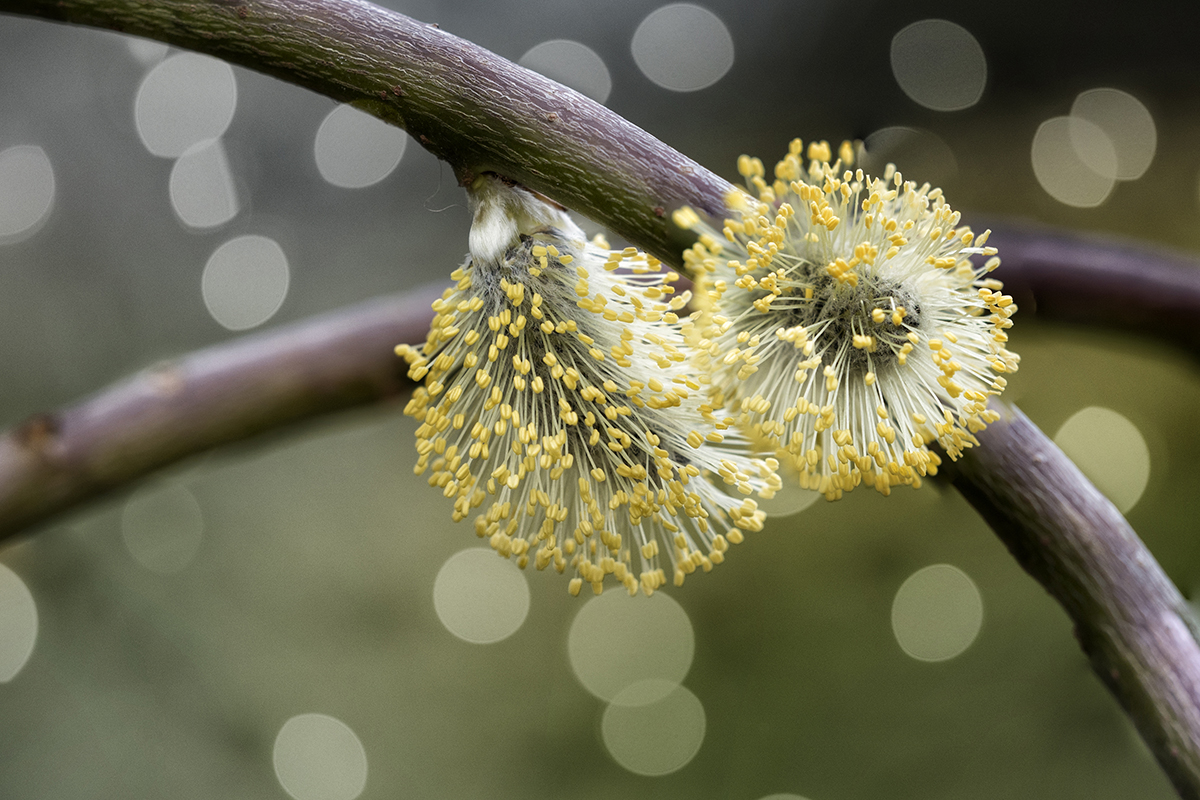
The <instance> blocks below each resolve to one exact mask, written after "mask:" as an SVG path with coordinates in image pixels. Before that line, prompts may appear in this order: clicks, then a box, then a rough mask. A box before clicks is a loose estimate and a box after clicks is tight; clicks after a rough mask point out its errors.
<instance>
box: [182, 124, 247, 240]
mask: <svg viewBox="0 0 1200 800" xmlns="http://www.w3.org/2000/svg"><path fill="white" fill-rule="evenodd" d="M170 195H171V208H172V209H174V210H175V215H176V216H177V217H179V220H180V222H182V223H183V224H184V225H187V226H188V227H190V228H214V227H216V226H218V225H224V224H225V223H226V222H228V221H229V220H231V219H233V218H234V217H235V216H237V213H238V200H237V191H236V190H235V189H234V186H233V175H232V174H231V173H230V171H229V159H227V158H226V157H225V148H224V146H223V145H222V144H221V140H220V139H209V140H206V141H203V142H198V143H197V144H194V145H192V146H191V147H189V148H188V149H187V150H186V151H185V152H184V154H183V155H181V156H180V157H179V158H178V159H176V160H175V166H173V167H171V180H170Z"/></svg>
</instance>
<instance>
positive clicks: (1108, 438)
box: [1054, 406, 1150, 514]
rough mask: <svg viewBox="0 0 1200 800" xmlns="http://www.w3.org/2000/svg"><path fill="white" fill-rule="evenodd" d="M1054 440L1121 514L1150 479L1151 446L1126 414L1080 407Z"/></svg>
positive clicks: (1135, 501)
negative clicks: (1148, 445)
mask: <svg viewBox="0 0 1200 800" xmlns="http://www.w3.org/2000/svg"><path fill="white" fill-rule="evenodd" d="M1054 442H1055V444H1057V445H1058V446H1059V447H1060V448H1062V451H1063V452H1064V453H1066V454H1067V457H1068V458H1070V459H1071V460H1072V461H1074V462H1075V464H1076V466H1078V467H1079V469H1080V471H1081V472H1083V474H1084V475H1086V476H1087V477H1088V479H1089V480H1091V481H1092V483H1094V484H1095V485H1096V488H1097V489H1099V490H1100V492H1101V493H1102V494H1103V495H1104V496H1105V497H1107V498H1108V499H1109V500H1111V501H1112V504H1113V505H1115V506H1116V507H1117V508H1118V509H1119V510H1120V511H1121V513H1122V514H1124V513H1127V512H1128V511H1129V510H1130V509H1132V508H1133V507H1134V506H1136V505H1137V503H1138V500H1140V499H1141V498H1142V494H1143V493H1144V492H1145V491H1146V485H1147V484H1148V483H1149V482H1150V448H1149V447H1147V446H1146V439H1145V438H1144V437H1143V436H1142V432H1141V431H1139V430H1138V428H1137V426H1136V425H1134V424H1133V423H1132V422H1130V421H1129V420H1128V419H1127V418H1126V417H1125V416H1124V415H1122V414H1120V413H1118V412H1116V411H1113V410H1112V409H1111V408H1102V407H1100V406H1089V407H1087V408H1084V409H1081V410H1080V411H1077V412H1076V413H1075V414H1074V415H1073V416H1072V417H1071V418H1070V419H1068V420H1067V421H1066V422H1064V423H1063V424H1062V427H1061V428H1059V429H1058V433H1056V434H1054Z"/></svg>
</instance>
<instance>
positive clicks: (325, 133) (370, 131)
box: [313, 105, 408, 189]
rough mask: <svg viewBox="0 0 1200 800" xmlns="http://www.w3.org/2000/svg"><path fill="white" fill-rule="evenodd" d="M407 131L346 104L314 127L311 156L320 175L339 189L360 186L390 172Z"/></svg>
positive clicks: (402, 147)
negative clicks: (315, 133)
mask: <svg viewBox="0 0 1200 800" xmlns="http://www.w3.org/2000/svg"><path fill="white" fill-rule="evenodd" d="M407 145H408V134H406V133H405V132H404V131H402V130H400V129H399V128H397V127H396V126H394V125H389V124H387V123H386V122H384V121H383V120H381V119H379V118H377V117H373V116H371V115H370V114H367V113H365V112H362V111H359V110H358V109H357V108H354V107H353V106H348V105H341V106H338V107H337V108H335V109H333V110H332V111H330V112H329V113H328V114H327V115H325V119H323V120H322V121H321V125H320V127H319V128H317V137H316V140H315V141H314V142H313V156H314V158H315V159H316V162H317V170H318V171H320V173H321V177H322V178H324V179H325V180H327V181H329V182H330V183H332V184H333V185H334V186H339V187H341V188H343V189H362V188H365V187H367V186H371V185H373V184H376V183H379V182H380V181H381V180H383V179H384V178H386V177H387V176H388V175H390V174H392V171H393V170H394V169H396V165H397V164H399V163H400V159H401V158H402V157H403V156H404V148H405V147H406V146H407Z"/></svg>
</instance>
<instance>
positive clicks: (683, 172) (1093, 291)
mask: <svg viewBox="0 0 1200 800" xmlns="http://www.w3.org/2000/svg"><path fill="white" fill-rule="evenodd" d="M0 11H9V12H13V13H19V14H29V15H34V16H40V17H45V18H50V19H57V20H62V21H68V22H77V23H82V24H87V25H93V26H99V27H106V28H111V29H114V30H121V31H126V32H130V33H136V34H139V35H143V36H147V37H150V38H156V39H160V40H162V41H166V42H170V43H173V44H177V45H180V46H183V47H187V48H190V49H194V50H198V51H200V52H205V53H209V54H211V55H215V56H218V57H220V58H223V59H226V60H229V61H231V62H233V63H238V64H242V65H245V66H249V67H251V68H254V69H257V70H260V71H263V72H266V73H268V74H271V75H274V76H276V77H280V78H283V79H285V80H288V81H291V82H293V83H297V84H299V85H302V86H305V87H308V88H311V89H314V90H315V91H318V92H320V93H322V94H325V95H327V96H329V97H332V98H334V99H337V100H340V101H343V102H350V103H353V104H354V105H356V106H357V107H358V108H360V109H362V110H365V111H368V112H370V113H372V114H375V115H376V116H378V117H380V118H382V119H384V120H386V121H389V122H392V123H394V124H397V125H400V126H402V127H405V128H406V129H407V130H408V131H409V132H410V133H412V134H413V136H414V138H416V139H417V140H419V141H420V142H421V143H422V144H423V145H424V146H425V147H426V148H427V149H429V150H430V151H431V152H433V153H434V154H435V155H437V156H439V157H440V158H443V159H445V160H447V161H449V162H450V163H451V164H452V165H453V166H454V168H455V171H456V174H458V175H459V176H460V177H465V176H469V175H470V174H471V173H473V172H478V171H485V170H490V171H496V172H499V173H501V174H504V175H506V176H509V177H512V178H515V179H517V180H519V181H521V182H522V183H525V184H526V185H528V186H530V187H531V188H534V189H536V190H538V191H541V192H543V193H544V194H546V195H548V196H550V197H552V198H554V199H556V200H559V201H561V202H563V203H564V204H566V205H568V206H569V207H571V208H573V209H576V210H578V211H580V212H581V213H584V214H586V215H588V216H589V217H591V218H593V219H595V220H596V221H598V222H601V223H603V224H605V225H607V226H609V227H610V228H611V229H612V230H613V231H614V232H616V233H618V234H620V235H622V236H625V237H626V238H628V239H629V240H630V241H631V242H633V243H635V244H637V245H639V246H642V247H644V248H646V249H648V250H650V251H651V252H653V253H655V254H656V255H659V256H660V257H663V258H664V259H665V260H668V261H671V262H676V263H677V261H678V257H677V254H678V252H679V245H680V244H681V241H680V239H679V237H678V236H677V234H676V233H675V232H674V231H673V230H672V229H671V228H670V226H669V224H668V222H667V220H668V219H669V212H670V210H671V209H672V208H673V207H675V206H677V205H679V204H683V203H687V204H690V205H693V206H694V207H697V208H698V209H700V210H703V211H706V212H708V213H710V214H713V215H717V216H719V215H721V213H722V198H723V196H724V193H725V191H726V190H727V189H728V186H729V184H727V183H726V182H725V181H723V180H722V179H720V178H718V177H717V176H715V175H713V174H712V173H710V172H709V171H707V170H706V169H704V168H703V167H700V166H699V165H698V164H696V163H695V162H693V161H691V160H690V159H687V158H686V157H684V156H682V155H680V154H679V153H677V152H676V151H674V150H673V149H671V148H669V147H667V146H666V145H664V144H662V143H661V142H659V141H658V140H657V139H654V138H653V137H651V136H649V135H648V134H646V133H644V132H643V131H642V130H641V129H640V128H638V127H636V126H633V125H631V124H630V123H627V122H625V121H624V120H623V119H622V118H621V117H619V116H618V115H616V114H613V113H612V112H610V111H608V110H607V109H606V108H604V107H603V106H601V105H599V104H597V103H594V102H592V101H590V100H587V99H586V98H583V97H581V96H579V95H577V94H575V93H573V92H571V91H569V90H567V89H565V88H563V87H561V86H559V85H558V84H555V83H553V82H551V81H548V80H546V79H544V78H541V77H540V76H537V75H535V74H534V73H531V72H528V71H526V70H523V69H521V68H518V67H515V66H514V65H512V64H511V63H509V62H507V61H506V60H504V59H501V58H499V57H497V56H494V55H492V54H490V53H489V52H488V51H486V50H484V49H482V48H479V47H476V46H474V45H471V44H469V43H467V42H464V41H463V40H461V39H458V38H456V37H453V36H451V35H449V34H445V33H443V32H441V31H438V30H437V29H435V28H433V27H431V26H427V25H423V24H421V23H416V22H414V21H412V20H410V19H408V18H406V17H403V16H401V15H399V14H395V13H393V12H389V11H385V10H382V9H375V8H374V7H371V6H368V5H365V4H357V3H332V2H325V3H320V2H309V1H307V0H305V1H297V2H281V1H276V2H248V3H244V4H240V5H236V4H217V3H213V4H194V3H185V2H173V1H171V2H161V3H154V4H141V3H133V2H78V1H77V0H61V1H60V2H40V1H31V0H16V1H15V2H8V1H7V0H0ZM1005 238H1006V237H1003V236H1001V235H998V236H997V237H996V238H994V239H993V242H994V243H995V244H997V245H998V246H1000V247H1001V253H1002V255H1003V256H1004V257H1005V259H1006V266H1005V267H1004V269H1005V270H1006V272H1005V273H1002V274H1001V277H1007V279H1008V280H1009V281H1011V283H1012V287H1011V288H1012V289H1013V290H1014V291H1015V292H1016V293H1017V294H1018V299H1023V298H1021V297H1020V295H1021V294H1022V293H1023V292H1024V293H1028V295H1030V296H1031V297H1032V298H1033V300H1034V302H1035V303H1036V304H1037V307H1038V311H1039V313H1040V315H1041V316H1043V317H1045V318H1055V317H1059V318H1062V319H1066V320H1072V321H1092V322H1095V323H1104V324H1107V323H1115V324H1119V325H1121V326H1123V327H1129V328H1133V329H1137V330H1150V331H1152V332H1155V333H1158V334H1160V335H1164V336H1166V337H1167V339H1168V340H1170V341H1174V342H1178V341H1180V338H1179V337H1180V336H1181V335H1183V336H1189V335H1192V334H1190V333H1189V330H1188V328H1187V326H1186V324H1185V322H1186V320H1187V319H1188V318H1189V316H1190V315H1192V314H1194V311H1193V309H1194V308H1195V300H1194V298H1195V297H1196V296H1197V286H1196V281H1195V280H1194V279H1193V277H1192V275H1193V274H1194V273H1189V272H1185V271H1183V270H1181V269H1178V265H1177V264H1171V263H1169V262H1170V261H1171V260H1172V259H1171V258H1169V257H1163V256H1157V255H1150V256H1144V255H1143V254H1142V253H1141V252H1140V251H1139V250H1138V249H1137V248H1130V247H1118V248H1113V247H1108V246H1102V245H1097V244H1095V243H1088V242H1084V241H1082V240H1078V239H1073V238H1072V237H1064V236H1061V235H1057V234H1056V235H1042V234H1034V235H1027V236H1025V237H1024V238H1022V237H1021V236H1018V235H1016V234H1012V235H1011V236H1009V237H1007V238H1008V239H1010V240H1011V242H1012V244H1011V245H1010V244H1009V243H1008V242H1006V241H1005ZM1014 263H1015V265H1016V266H1015V267H1014ZM1146 264H1152V265H1157V266H1153V267H1150V268H1147V267H1146V266H1145V265H1146ZM1009 272H1011V273H1012V276H1011V277H1010V276H1009V274H1008V273H1009ZM1039 286H1041V287H1043V288H1042V289H1041V290H1039ZM422 305H427V303H416V302H415V301H414V302H413V304H411V305H410V304H408V301H406V300H403V299H401V300H395V301H391V302H390V303H389V302H383V301H381V303H380V304H378V305H376V306H373V307H372V308H371V309H369V310H368V311H366V312H364V311H362V310H358V311H353V312H348V313H347V314H346V315H344V316H343V315H336V316H333V317H330V318H327V319H325V320H322V321H316V322H313V323H311V324H310V323H305V324H302V325H301V326H298V327H297V328H296V329H295V330H291V331H288V332H287V333H286V335H285V333H284V332H283V331H280V332H277V333H275V334H268V335H264V336H262V337H253V338H251V339H248V340H246V341H245V342H242V343H236V344H233V345H229V346H228V349H226V348H225V347H222V348H216V349H214V350H211V351H207V352H205V353H201V354H198V355H196V356H189V357H185V358H184V359H182V360H180V361H179V362H177V363H175V364H173V365H168V366H165V367H163V368H161V369H155V370H151V371H149V372H146V373H144V374H142V375H139V376H138V377H136V378H134V379H133V380H131V381H130V382H127V383H124V384H120V385H118V386H116V387H114V388H113V389H111V390H109V391H108V392H105V393H102V394H100V395H98V396H97V397H95V398H93V399H92V400H90V401H87V402H85V403H84V404H82V405H80V406H77V407H74V408H72V409H67V410H65V411H63V412H58V413H52V414H47V415H42V416H36V417H34V418H32V419H31V420H29V421H27V422H26V423H25V424H23V425H22V426H20V427H19V428H17V429H15V430H14V431H12V432H10V433H9V434H8V435H7V436H6V437H5V438H4V440H3V442H2V443H0V469H7V470H10V472H8V474H9V475H12V476H14V482H13V483H12V484H11V485H12V486H13V487H14V491H13V492H12V493H11V494H6V495H3V498H4V502H5V504H6V505H5V507H6V508H11V509H13V511H12V517H13V519H14V520H15V522H13V523H12V524H11V525H10V526H8V527H5V528H3V530H4V531H5V532H12V531H15V530H17V529H19V528H20V527H23V526H25V525H28V524H31V523H32V522H34V521H37V520H41V519H45V518H46V517H47V516H48V515H50V514H51V513H54V512H55V511H56V510H59V509H62V508H66V507H68V506H70V505H73V504H75V503H78V502H81V501H82V500H83V499H86V498H88V497H91V496H95V495H97V494H99V493H102V492H104V491H106V490H108V489H111V488H113V487H116V486H119V485H121V484H123V483H125V482H127V481H129V480H132V479H134V478H135V477H137V476H138V475H142V474H145V473H146V472H148V471H151V470H153V469H156V468H158V467H160V466H162V465H165V464H167V463H170V462H171V461H174V460H177V459H179V458H181V457H183V456H184V455H186V454H188V453H191V452H198V451H200V450H203V449H207V448H210V447H213V446H216V445H218V444H222V443H226V442H231V441H236V440H238V439H241V438H245V437H247V436H252V435H255V434H257V433H261V432H264V431H266V430H268V429H270V428H272V427H275V426H276V425H281V424H286V423H290V422H294V421H298V420H301V419H304V418H307V417H311V416H314V415H317V414H320V413H325V412H328V411H332V410H336V409H339V408H347V407H350V406H353V405H357V404H362V403H365V402H370V401H373V400H375V399H377V398H379V397H381V396H387V395H392V394H395V393H396V392H397V391H399V390H400V389H401V388H402V386H403V378H402V377H401V373H400V372H399V369H398V365H397V364H396V362H395V361H394V359H393V357H392V356H391V354H390V345H391V344H393V343H395V342H396V341H398V340H403V339H410V340H415V339H419V338H420V335H419V333H415V332H414V331H419V330H421V327H422V325H421V323H423V322H424V320H425V319H426V315H427V312H425V311H423V310H422V311H421V312H420V313H419V314H418V313H417V312H416V311H414V309H415V308H420V307H421V306H422ZM360 323H361V324H362V325H363V326H365V327H362V328H360V327H358V326H359V325H360ZM398 325H399V326H409V327H397V326H398ZM1187 341H1190V340H1186V339H1185V342H1187ZM343 348H344V349H343ZM359 348H361V349H359ZM335 354H336V357H335ZM345 354H357V355H356V356H352V357H347V359H346V361H345V362H343V363H341V364H338V365H337V366H336V367H334V368H332V371H330V372H326V371H323V370H324V369H325V368H329V367H330V366H331V364H332V363H333V362H337V361H339V359H341V358H342V357H343V356H344V355H345ZM354 358H361V361H355V360H354ZM986 442H987V446H986V447H985V448H983V449H981V450H979V451H971V452H970V453H969V454H968V455H967V456H966V457H965V458H964V459H963V460H962V461H961V462H960V463H959V464H958V465H955V467H954V476H955V478H954V479H955V483H956V485H957V486H959V487H960V489H962V490H963V492H964V495H965V496H967V497H968V498H969V499H970V500H971V502H972V503H973V504H975V505H976V506H977V507H978V508H980V510H981V513H982V514H983V516H984V517H985V518H987V519H988V520H989V522H990V523H991V524H992V525H993V526H994V527H995V528H996V530H997V532H998V533H999V534H1000V536H1001V538H1002V539H1003V540H1004V541H1005V542H1006V544H1008V545H1009V547H1010V549H1012V550H1013V552H1014V553H1015V554H1016V555H1017V556H1018V559H1019V560H1020V561H1021V563H1022V564H1023V565H1024V566H1026V568H1027V569H1029V570H1030V572H1031V573H1032V574H1034V576H1035V577H1037V578H1038V579H1039V580H1041V581H1042V582H1043V583H1044V584H1045V585H1047V586H1048V587H1050V588H1051V590H1052V593H1053V594H1054V595H1055V597H1056V598H1057V599H1058V600H1059V601H1060V602H1061V603H1062V604H1063V606H1064V608H1065V609H1066V610H1067V612H1068V614H1069V615H1071V617H1072V620H1073V621H1074V622H1075V624H1076V627H1077V630H1078V631H1079V632H1080V639H1081V642H1082V643H1083V645H1084V648H1085V650H1086V651H1087V652H1088V653H1089V655H1090V656H1091V657H1092V659H1093V666H1094V667H1095V668H1096V670H1097V671H1098V672H1099V673H1100V675H1101V678H1102V680H1104V681H1105V683H1106V685H1108V686H1109V687H1110V688H1111V689H1112V690H1113V691H1114V693H1115V694H1116V695H1117V697H1118V699H1119V700H1120V701H1121V702H1122V704H1123V706H1124V707H1125V708H1126V709H1127V711H1128V712H1129V713H1130V714H1131V716H1132V717H1133V718H1134V720H1135V722H1137V724H1138V726H1139V729H1140V730H1141V731H1142V733H1143V735H1144V736H1145V738H1146V740H1147V742H1148V743H1149V744H1150V746H1151V748H1152V749H1153V750H1154V752H1155V755H1156V756H1157V758H1158V759H1159V761H1160V763H1161V764H1163V766H1164V768H1165V769H1166V771H1167V773H1168V774H1169V775H1170V777H1171V779H1172V781H1173V782H1174V784H1175V786H1176V788H1177V790H1178V791H1179V792H1180V793H1181V794H1182V795H1183V796H1185V797H1198V796H1200V771H1198V765H1200V759H1198V758H1197V755H1196V748H1197V742H1198V737H1197V734H1196V730H1197V724H1196V721H1197V719H1200V714H1198V713H1197V697H1196V694H1197V691H1196V683H1195V676H1196V674H1197V669H1196V660H1197V657H1198V654H1197V652H1196V647H1195V641H1194V639H1192V637H1191V634H1190V633H1188V630H1187V628H1186V627H1184V626H1183V625H1182V622H1181V620H1182V616H1181V614H1180V609H1181V608H1182V605H1181V604H1182V600H1181V598H1179V595H1178V593H1177V592H1175V591H1174V588H1173V586H1171V585H1170V583H1169V582H1168V581H1167V580H1166V578H1165V577H1164V576H1163V575H1162V573H1161V571H1160V570H1157V566H1156V565H1155V564H1154V562H1153V559H1152V558H1151V557H1150V556H1149V554H1148V552H1147V551H1145V550H1144V549H1141V550H1138V549H1137V547H1140V544H1137V545H1136V546H1135V544H1134V543H1136V541H1137V540H1136V537H1133V534H1132V531H1131V530H1130V529H1129V527H1128V526H1127V525H1126V524H1125V523H1124V521H1123V520H1122V519H1121V518H1120V516H1119V514H1117V513H1116V511H1115V509H1113V508H1112V506H1111V504H1108V503H1107V501H1105V500H1104V499H1103V498H1102V497H1101V496H1100V495H1099V494H1098V493H1097V492H1095V491H1094V489H1092V488H1091V486H1090V484H1088V483H1087V482H1086V480H1085V479H1083V478H1082V476H1081V475H1079V473H1078V472H1077V471H1075V470H1073V468H1072V467H1070V465H1069V462H1066V461H1065V457H1063V456H1062V455H1061V453H1059V452H1058V451H1057V449H1055V448H1053V447H1046V446H1045V445H1046V442H1045V439H1044V437H1042V436H1041V434H1040V433H1038V432H1036V429H1032V426H1029V425H1028V424H1027V421H1025V420H1024V419H1023V418H1022V417H1020V416H1017V415H1012V416H1009V417H1008V418H1006V420H1004V421H1003V422H1002V423H1001V424H998V425H997V426H996V427H995V428H994V429H991V430H989V431H988V433H987V434H986ZM6 485H7V483H6ZM6 516H7V515H6ZM1080 520H1083V521H1084V523H1082V524H1081V523H1080V522H1079V521H1080ZM1031 551H1032V554H1031ZM1043 551H1044V552H1043ZM1106 553H1107V555H1106ZM1097 554H1098V555H1097ZM1092 557H1094V560H1089V559H1090V558H1092ZM1081 564H1082V565H1086V566H1084V567H1082V568H1080V567H1079V565H1081ZM1114 564H1115V566H1114ZM1130 565H1134V566H1137V567H1139V568H1138V569H1129V568H1128V567H1129V566H1130ZM1093 570H1094V571H1096V573H1097V574H1093ZM1089 576H1090V577H1089ZM1081 598H1082V599H1081Z"/></svg>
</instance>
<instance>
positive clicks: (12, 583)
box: [0, 564, 38, 683]
mask: <svg viewBox="0 0 1200 800" xmlns="http://www.w3.org/2000/svg"><path fill="white" fill-rule="evenodd" d="M37 634H38V615H37V605H36V604H35V603H34V602H33V594H31V593H30V591H29V587H27V586H26V585H25V581H23V580H21V577H20V576H19V575H17V573H15V572H13V571H12V570H11V569H9V568H8V567H6V566H4V565H3V564H0V683H8V682H9V681H11V680H12V679H13V678H15V677H16V676H17V673H18V672H20V671H21V669H22V667H24V666H25V664H26V662H28V661H29V657H30V656H31V655H33V646H34V644H35V643H36V642H37Z"/></svg>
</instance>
